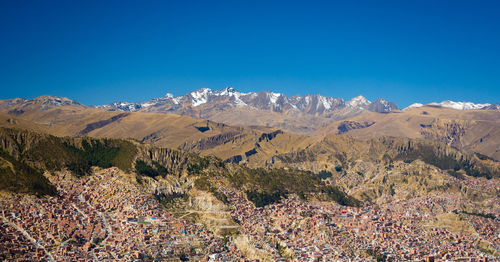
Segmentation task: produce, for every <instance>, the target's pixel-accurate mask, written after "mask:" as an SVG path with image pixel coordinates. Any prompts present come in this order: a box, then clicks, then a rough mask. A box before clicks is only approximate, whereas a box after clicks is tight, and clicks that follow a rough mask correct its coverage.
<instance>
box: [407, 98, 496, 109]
mask: <svg viewBox="0 0 500 262" xmlns="http://www.w3.org/2000/svg"><path fill="white" fill-rule="evenodd" d="M427 105H428V106H437V107H447V108H453V109H457V110H500V105H498V104H489V103H486V104H476V103H472V102H455V101H451V100H445V101H443V102H441V103H436V102H433V103H429V104H427ZM422 106H425V105H424V104H421V103H413V104H411V105H409V106H408V107H406V108H405V109H403V110H406V109H410V108H417V107H422Z"/></svg>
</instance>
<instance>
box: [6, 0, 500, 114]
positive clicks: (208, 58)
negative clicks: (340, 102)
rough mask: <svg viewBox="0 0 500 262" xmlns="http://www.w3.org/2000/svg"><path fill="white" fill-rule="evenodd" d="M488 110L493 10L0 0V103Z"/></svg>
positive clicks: (452, 5)
mask: <svg viewBox="0 0 500 262" xmlns="http://www.w3.org/2000/svg"><path fill="white" fill-rule="evenodd" d="M226 86H232V87H234V88H235V89H237V90H239V91H242V92H248V91H265V90H270V91H275V92H281V93H284V94H286V95H295V94H300V95H305V94H308V93H313V94H315V93H320V94H323V95H328V96H334V97H342V98H346V99H349V98H351V97H353V96H356V95H359V94H363V95H364V96H366V97H367V98H368V99H371V100H375V99H377V98H379V97H385V98H387V99H389V100H393V101H395V102H396V103H397V104H398V105H399V106H400V107H405V106H407V105H409V104H411V103H413V102H423V103H428V102H433V101H437V102H439V101H442V100H446V99H451V100H455V101H472V102H478V103H479V102H481V103H483V102H489V103H500V1H472V0H471V1H458V0H453V1H436V0H430V1H426V0H415V1H400V0H398V1H382V0H380V1H379V0H376V1H375V0H374V1H338V2H337V1H291V0H288V1H243V0H241V1H239V0H237V1H214V0H210V1H190V0H186V1H138V0H137V1H102V0H99V1H89V0H85V1H52V0H50V1H40V0H39V1H25V0H23V1H18V0H1V1H0V90H1V93H0V94H1V95H0V98H1V99H6V98H14V97H25V98H33V97H36V96H39V95H44V94H51V95H57V96H66V97H69V98H72V99H75V100H77V101H79V102H82V103H85V104H90V105H95V104H105V103H110V102H113V101H117V100H121V101H144V100H147V99H150V98H153V97H159V96H163V95H164V94H165V93H167V92H169V93H173V94H174V95H182V94H185V93H187V92H189V91H193V90H196V89H199V88H202V87H208V88H212V89H222V88H224V87H226Z"/></svg>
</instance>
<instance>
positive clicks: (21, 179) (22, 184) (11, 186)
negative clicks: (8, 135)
mask: <svg viewBox="0 0 500 262" xmlns="http://www.w3.org/2000/svg"><path fill="white" fill-rule="evenodd" d="M0 190H6V191H10V192H15V193H31V194H34V195H38V196H41V195H56V193H57V190H56V188H55V186H54V185H52V184H51V183H50V181H49V180H48V179H47V178H45V177H44V176H43V174H42V172H41V171H39V170H37V169H35V168H32V167H30V166H28V165H27V164H25V163H23V162H20V161H17V160H16V159H15V158H14V157H12V156H11V155H9V154H8V153H7V152H5V151H3V150H1V149H0Z"/></svg>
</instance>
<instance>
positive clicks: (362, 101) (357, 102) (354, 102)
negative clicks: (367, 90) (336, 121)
mask: <svg viewBox="0 0 500 262" xmlns="http://www.w3.org/2000/svg"><path fill="white" fill-rule="evenodd" d="M370 104H371V102H370V101H369V100H368V99H366V98H365V97H364V96H362V95H359V96H357V97H354V98H352V99H351V100H349V102H347V105H349V106H350V107H357V106H367V105H370Z"/></svg>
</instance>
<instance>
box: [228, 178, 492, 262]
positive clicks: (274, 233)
mask: <svg viewBox="0 0 500 262" xmlns="http://www.w3.org/2000/svg"><path fill="white" fill-rule="evenodd" d="M220 189H221V190H222V191H223V192H224V193H225V194H226V195H227V196H228V199H229V200H230V201H231V203H232V204H231V205H230V206H231V207H232V208H231V213H232V216H233V217H234V219H235V220H236V221H240V224H241V227H242V232H244V233H245V234H247V235H249V236H251V237H252V238H253V239H254V241H255V242H256V243H259V248H263V249H266V250H268V251H269V253H270V254H272V255H273V259H274V260H282V259H285V258H291V259H298V260H300V261H304V260H314V259H319V260H322V261H347V260H350V261H367V260H370V259H373V255H374V254H376V255H379V256H385V257H386V258H392V259H393V260H394V261H401V260H404V261H414V260H415V261H423V260H424V259H426V258H427V259H431V260H433V261H446V260H450V259H455V260H457V259H461V260H462V261H486V260H488V257H490V258H491V259H492V260H495V261H496V259H499V258H498V257H496V258H494V257H493V256H491V255H488V254H485V253H484V252H483V251H482V250H480V246H481V243H482V242H484V243H489V244H488V245H489V248H490V249H492V250H498V249H499V248H500V232H499V228H500V221H499V220H498V219H491V218H484V217H478V216H475V215H463V216H465V217H466V219H467V220H466V221H467V222H466V223H470V224H472V225H473V226H474V228H475V231H476V232H477V234H471V233H470V232H462V233H460V232H459V233H453V232H452V231H450V230H447V229H445V228H443V227H440V226H437V224H438V222H439V220H438V214H441V213H443V210H457V209H458V210H460V209H459V208H460V207H461V205H462V204H463V202H464V200H462V199H461V198H460V197H457V195H454V194H440V195H433V196H426V197H421V198H415V199H412V200H410V201H400V202H399V203H391V204H387V205H381V206H366V207H362V208H353V207H344V206H340V205H336V204H332V203H324V202H318V203H308V202H303V201H301V200H299V199H298V198H295V197H289V198H288V199H284V200H282V201H281V202H280V203H277V204H273V205H269V206H266V207H265V208H256V207H254V205H252V204H251V203H250V202H249V201H247V200H246V199H245V198H244V197H243V196H242V195H240V194H238V193H236V192H234V191H232V190H229V189H226V188H223V187H221V188H220ZM437 207H439V208H437ZM435 211H436V213H435ZM437 211H440V212H437Z"/></svg>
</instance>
